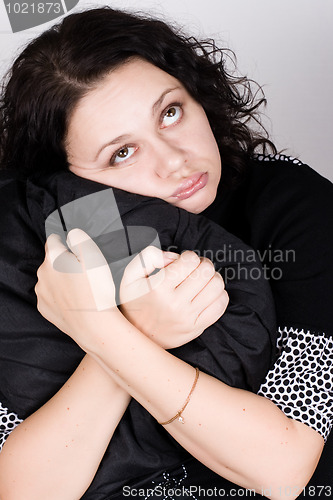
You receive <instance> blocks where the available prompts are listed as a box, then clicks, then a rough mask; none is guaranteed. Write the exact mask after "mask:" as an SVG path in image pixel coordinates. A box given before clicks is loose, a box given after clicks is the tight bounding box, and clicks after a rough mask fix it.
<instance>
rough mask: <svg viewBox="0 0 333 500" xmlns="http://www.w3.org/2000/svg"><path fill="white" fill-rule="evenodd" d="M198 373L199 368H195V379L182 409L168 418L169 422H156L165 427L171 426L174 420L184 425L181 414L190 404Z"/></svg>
mask: <svg viewBox="0 0 333 500" xmlns="http://www.w3.org/2000/svg"><path fill="white" fill-rule="evenodd" d="M199 373H200V371H199V368H196V369H195V379H194V382H193V385H192V388H191V390H190V393H189V395H188V396H187V398H186V401H185V403H184V405H183V407H182V408H181V409H180V410H179V411H177V413H176V415H175V416H174V417H172V418H170V420H167V421H166V422H158V423H159V424H160V425H167V424H171V422H173V421H174V420H177V419H178V421H179V422H180V423H182V424H184V423H185V420H184V417H182V413H183V411H184V410H185V408H186V406H187V405H188V404H189V402H190V399H191V396H192V394H193V391H194V389H195V386H196V385H197V382H198V378H199Z"/></svg>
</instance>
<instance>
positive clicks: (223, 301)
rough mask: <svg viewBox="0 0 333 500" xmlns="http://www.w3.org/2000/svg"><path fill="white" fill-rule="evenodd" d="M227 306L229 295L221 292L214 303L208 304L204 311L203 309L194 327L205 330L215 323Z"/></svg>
mask: <svg viewBox="0 0 333 500" xmlns="http://www.w3.org/2000/svg"><path fill="white" fill-rule="evenodd" d="M228 304H229V295H228V293H227V292H226V291H224V292H223V294H222V295H220V296H219V297H218V298H217V299H216V300H214V302H212V303H211V304H209V306H208V307H206V309H204V310H203V311H202V312H201V313H200V314H199V316H198V317H197V320H196V323H195V324H196V326H197V327H198V328H199V329H202V330H205V329H206V328H208V327H209V326H210V325H213V324H214V323H216V321H218V320H219V318H220V317H221V316H222V315H223V314H224V313H225V310H226V309H227V306H228Z"/></svg>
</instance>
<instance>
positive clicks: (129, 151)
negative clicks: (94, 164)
mask: <svg viewBox="0 0 333 500" xmlns="http://www.w3.org/2000/svg"><path fill="white" fill-rule="evenodd" d="M136 150H137V148H135V147H134V146H123V147H122V148H121V149H118V151H116V152H115V153H114V154H113V155H112V157H111V160H110V165H117V164H119V163H122V162H124V161H125V160H128V158H130V157H131V156H132V155H133V154H134V153H135V151H136Z"/></svg>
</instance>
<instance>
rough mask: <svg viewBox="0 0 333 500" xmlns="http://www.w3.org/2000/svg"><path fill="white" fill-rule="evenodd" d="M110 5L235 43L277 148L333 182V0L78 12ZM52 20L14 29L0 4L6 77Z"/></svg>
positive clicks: (199, 1)
mask: <svg viewBox="0 0 333 500" xmlns="http://www.w3.org/2000/svg"><path fill="white" fill-rule="evenodd" d="M0 1H1V0H0ZM105 4H108V5H111V6H113V7H116V8H125V9H128V10H142V11H145V12H148V13H152V14H154V15H157V16H160V17H161V16H162V17H164V19H165V20H173V21H175V22H176V23H177V24H178V25H182V26H185V28H186V31H187V32H188V33H190V34H194V35H197V36H202V37H213V38H215V39H216V40H217V41H219V42H220V44H221V45H222V46H229V47H230V48H231V49H233V50H234V51H235V52H236V55H237V58H238V67H239V70H240V71H241V72H242V73H245V74H247V75H248V76H249V77H251V78H253V79H254V80H256V81H258V82H259V83H260V84H261V85H263V86H264V90H265V94H266V97H267V99H268V107H267V108H266V114H267V116H268V117H269V120H268V122H267V123H268V127H269V129H270V132H271V134H272V138H273V140H274V141H275V143H276V144H277V146H278V148H279V149H284V148H285V149H286V153H287V154H290V155H292V156H298V157H300V158H301V159H302V160H303V161H304V162H306V163H308V164H310V165H311V166H312V167H313V168H314V169H315V170H317V171H318V172H319V173H321V174H322V175H324V176H325V177H327V178H329V179H330V180H333V164H332V156H333V155H332V154H331V147H333V125H332V124H333V53H332V52H333V0H167V1H164V2H162V1H157V0H109V1H107V0H106V1H105V2H103V3H102V2H97V1H87V0H80V2H79V3H78V5H77V7H76V8H75V9H74V10H80V9H82V8H86V7H95V6H98V5H105ZM50 24H53V22H52V23H50ZM47 26H48V25H47V24H44V25H42V26H40V27H37V28H34V29H31V30H26V31H24V32H21V33H16V34H13V33H11V30H10V25H9V22H8V19H7V15H6V12H5V8H4V3H3V2H1V3H0V63H1V68H0V72H1V75H3V74H4V73H5V71H6V70H7V69H8V68H9V66H10V62H11V61H12V59H13V57H14V56H15V54H16V53H18V52H19V50H20V47H22V45H24V44H25V43H26V42H27V41H28V40H29V39H31V38H34V37H35V36H36V35H38V33H40V32H41V31H43V30H44V29H45V28H46V27H47ZM27 84H28V82H27Z"/></svg>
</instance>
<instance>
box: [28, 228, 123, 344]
mask: <svg viewBox="0 0 333 500" xmlns="http://www.w3.org/2000/svg"><path fill="white" fill-rule="evenodd" d="M67 244H68V246H69V248H70V249H71V251H72V252H70V251H69V250H68V248H67V247H66V246H65V245H64V244H63V243H62V241H61V239H60V237H59V236H58V235H55V234H52V235H51V236H49V238H48V239H47V242H46V245H45V250H46V255H45V260H44V262H43V264H42V265H41V266H40V268H39V269H38V272H37V276H38V282H37V285H36V287H35V292H36V295H37V308H38V310H39V312H40V313H41V314H42V315H43V316H44V317H45V318H46V319H47V320H48V321H50V322H51V323H53V324H54V325H56V326H57V327H58V328H59V329H60V330H62V331H63V332H65V333H67V334H68V335H70V336H71V337H72V338H73V339H74V340H75V341H76V342H77V343H78V344H79V345H81V346H82V345H85V341H86V340H87V339H85V338H84V333H85V331H86V330H87V324H89V323H94V322H95V321H96V313H97V311H102V310H105V309H113V310H114V311H115V313H116V312H117V314H119V315H120V312H119V311H118V309H117V308H116V304H115V287H114V283H113V279H112V276H111V272H110V268H109V266H108V264H107V262H106V260H105V258H104V256H103V254H102V252H101V251H100V250H99V248H98V247H97V245H96V244H95V243H94V242H93V240H92V239H91V238H90V237H89V236H88V235H87V234H86V233H85V232H84V231H81V230H80V229H73V230H72V231H70V233H69V234H68V238H67Z"/></svg>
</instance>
